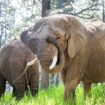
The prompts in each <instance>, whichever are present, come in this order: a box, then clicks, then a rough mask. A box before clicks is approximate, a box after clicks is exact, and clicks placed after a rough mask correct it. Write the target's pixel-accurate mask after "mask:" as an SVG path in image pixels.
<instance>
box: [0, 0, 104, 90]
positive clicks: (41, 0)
mask: <svg viewBox="0 0 105 105" xmlns="http://www.w3.org/2000/svg"><path fill="white" fill-rule="evenodd" d="M62 13H63V14H71V15H74V16H76V17H79V18H80V19H81V20H82V21H88V20H92V19H94V18H95V19H99V20H102V21H104V22H105V0H0V47H1V46H3V45H5V44H6V43H7V42H9V41H10V40H12V39H14V38H16V37H19V36H20V34H21V32H22V31H23V30H24V29H27V28H29V27H30V26H32V25H34V24H35V22H36V21H37V20H39V19H40V18H42V17H44V16H48V15H53V14H62ZM44 77H45V78H44ZM49 77H50V78H52V79H50V80H49ZM58 77H59V75H57V76H54V75H52V76H51V75H50V76H49V75H48V74H46V73H44V72H43V73H42V79H41V80H44V79H46V83H44V82H43V81H41V87H43V88H46V87H48V86H49V84H55V85H56V84H57V85H58V83H59V78H58ZM52 81H54V82H52Z"/></svg>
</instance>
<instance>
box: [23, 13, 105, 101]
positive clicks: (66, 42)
mask: <svg viewBox="0 0 105 105" xmlns="http://www.w3.org/2000/svg"><path fill="white" fill-rule="evenodd" d="M21 40H22V41H23V42H24V43H25V44H26V45H27V46H28V47H29V48H30V49H31V50H32V51H33V52H34V53H36V54H37V56H38V59H39V61H40V63H41V65H42V67H43V68H44V70H46V71H47V72H48V73H57V72H61V75H62V80H63V83H64V86H65V92H64V98H65V100H66V99H68V98H69V97H73V96H74V94H75V89H76V87H77V85H78V83H79V82H80V81H82V82H83V85H84V92H85V94H87V93H88V92H89V90H90V88H91V84H92V83H98V82H104V81H105V23H102V22H89V23H87V24H85V23H84V24H83V23H82V22H80V20H78V19H77V18H76V17H74V16H71V15H66V14H65V15H54V16H49V17H45V18H42V19H41V20H39V21H38V22H37V23H36V24H35V25H34V26H33V28H32V29H31V30H30V31H27V30H26V31H24V32H22V34H21Z"/></svg>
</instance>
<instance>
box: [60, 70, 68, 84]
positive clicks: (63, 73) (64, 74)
mask: <svg viewBox="0 0 105 105" xmlns="http://www.w3.org/2000/svg"><path fill="white" fill-rule="evenodd" d="M66 72H67V70H66V69H64V70H62V72H61V78H62V81H63V84H64V85H65V83H66Z"/></svg>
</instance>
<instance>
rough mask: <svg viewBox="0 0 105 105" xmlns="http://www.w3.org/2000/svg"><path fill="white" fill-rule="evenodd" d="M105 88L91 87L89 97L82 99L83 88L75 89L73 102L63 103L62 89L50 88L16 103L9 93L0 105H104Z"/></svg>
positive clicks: (102, 86) (99, 86)
mask: <svg viewBox="0 0 105 105" xmlns="http://www.w3.org/2000/svg"><path fill="white" fill-rule="evenodd" d="M104 90H105V86H104V85H102V84H98V85H94V86H92V90H91V96H90V97H86V99H84V96H83V88H82V86H78V88H77V89H76V98H75V101H72V102H69V103H65V102H64V99H63V94H64V88H63V86H59V87H50V88H49V89H47V90H40V92H39V95H38V96H37V97H32V96H31V94H30V93H29V94H28V95H25V96H24V98H23V99H22V100H21V101H19V102H17V101H16V100H15V98H14V97H12V96H11V94H10V93H6V94H5V95H4V96H3V97H2V98H1V100H0V105H74V104H75V103H76V105H105V91H104ZM70 103H71V104H70Z"/></svg>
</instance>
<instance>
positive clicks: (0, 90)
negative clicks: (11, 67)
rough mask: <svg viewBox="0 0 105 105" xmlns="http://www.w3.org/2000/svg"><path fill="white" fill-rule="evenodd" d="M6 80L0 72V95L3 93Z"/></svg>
mask: <svg viewBox="0 0 105 105" xmlns="http://www.w3.org/2000/svg"><path fill="white" fill-rule="evenodd" d="M5 87H6V80H5V79H4V78H3V77H2V75H1V74H0V97H1V96H2V95H3V94H4V93H5Z"/></svg>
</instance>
